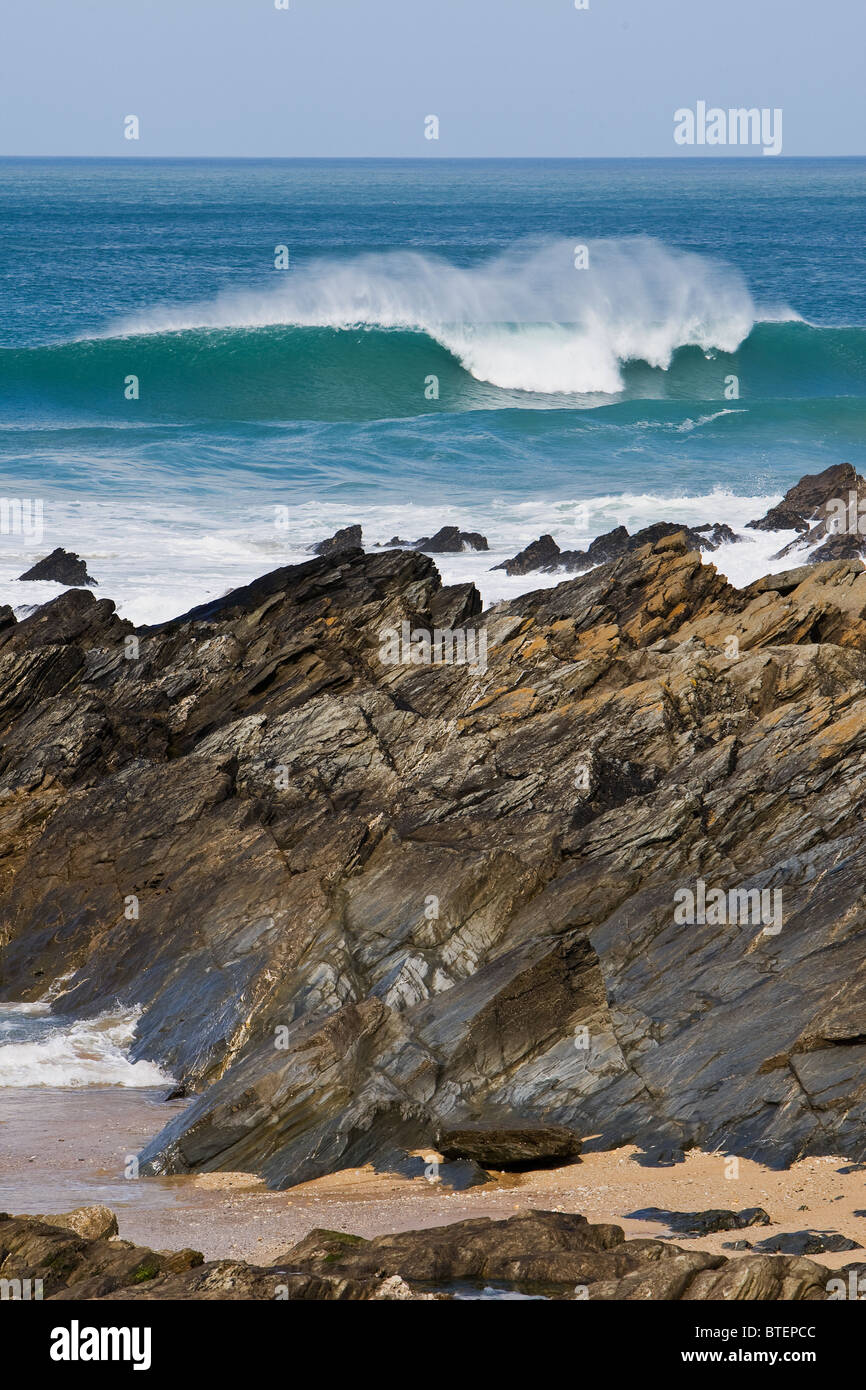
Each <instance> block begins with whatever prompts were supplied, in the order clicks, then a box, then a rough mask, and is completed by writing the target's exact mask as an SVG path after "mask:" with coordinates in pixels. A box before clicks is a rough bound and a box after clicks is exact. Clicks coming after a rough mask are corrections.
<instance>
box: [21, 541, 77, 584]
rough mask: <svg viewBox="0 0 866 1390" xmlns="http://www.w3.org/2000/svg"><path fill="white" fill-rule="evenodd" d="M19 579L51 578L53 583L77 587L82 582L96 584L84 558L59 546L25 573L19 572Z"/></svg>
mask: <svg viewBox="0 0 866 1390" xmlns="http://www.w3.org/2000/svg"><path fill="white" fill-rule="evenodd" d="M18 578H19V580H24V579H39V580H46V579H47V580H51V581H53V582H54V583H55V584H65V585H66V586H67V587H69V588H77V587H80V586H81V585H82V584H93V585H95V584H96V580H95V579H92V578H91V577H90V575H89V574H88V573H87V565H86V564H85V562H84V560H81V559H79V557H78V556H77V555H76V554H74V552H70V551H68V550H63V549H61V548H60V547H58V548H57V550H52V552H51V554H50V555H46V557H45V559H44V560H39V561H38V562H37V563H36V564H35V565H34V566H33V567H32V569H29V570H27V572H26V573H25V574H19V576H18Z"/></svg>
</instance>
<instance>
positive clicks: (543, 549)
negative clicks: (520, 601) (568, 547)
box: [493, 534, 561, 574]
mask: <svg viewBox="0 0 866 1390" xmlns="http://www.w3.org/2000/svg"><path fill="white" fill-rule="evenodd" d="M560 554H561V552H560V549H559V546H558V545H557V544H556V541H555V540H554V539H553V537H552V536H549V535H546V534H545V535H543V536H539V538H538V540H537V541H532V543H531V544H530V545H528V546H527V547H526V549H525V550H521V551H520V553H519V555H515V556H514V557H513V558H512V559H511V560H503V562H502V564H501V565H494V566H493V569H495V570H507V572H508V573H509V574H531V573H532V571H533V570H544V569H547V568H548V567H549V568H550V569H555V568H556V567H557V565H558V563H559V557H560Z"/></svg>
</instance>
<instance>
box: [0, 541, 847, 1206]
mask: <svg viewBox="0 0 866 1390" xmlns="http://www.w3.org/2000/svg"><path fill="white" fill-rule="evenodd" d="M478 608H479V600H478V596H477V594H476V593H475V591H474V590H472V588H471V586H468V587H467V586H452V587H451V588H450V590H446V589H444V588H443V586H442V583H441V580H440V578H439V575H438V573H437V571H436V569H435V566H434V563H433V561H432V560H431V559H430V558H429V557H427V556H425V555H423V554H420V553H418V552H415V551H405V550H389V551H377V552H374V553H372V554H366V555H365V554H363V553H362V552H360V551H358V552H343V553H341V554H340V555H339V556H327V555H326V556H320V557H317V558H315V559H311V560H309V561H308V562H306V563H305V564H303V565H299V566H293V567H286V568H283V569H280V570H277V571H275V572H273V573H272V574H268V575H265V576H263V577H262V578H261V579H259V580H256V581H255V582H254V583H253V584H250V585H246V586H244V587H243V588H241V589H238V590H235V591H234V592H233V593H231V594H228V595H226V596H224V597H222V598H219V599H216V600H214V601H212V602H209V603H206V604H202V605H200V606H199V607H197V608H195V609H193V610H192V611H191V612H189V613H187V614H185V615H183V616H182V617H179V618H177V619H175V620H173V621H172V622H170V623H164V624H160V625H158V626H155V627H150V628H141V629H138V631H137V633H136V636H137V637H138V645H139V648H140V650H139V654H138V657H137V658H136V659H129V656H128V651H127V647H128V644H127V641H126V638H127V637H128V635H129V634H130V633H131V632H132V631H133V629H132V628H131V625H130V624H129V623H125V622H122V621H121V620H120V619H119V618H118V617H117V614H116V613H115V611H114V607H113V605H112V604H111V603H110V602H108V601H107V600H103V601H101V602H97V601H96V599H95V598H94V596H93V595H92V594H91V593H89V592H87V591H84V590H71V591H69V592H68V593H64V594H61V595H60V596H59V597H58V598H56V599H54V600H53V601H52V602H51V603H49V604H47V605H45V606H44V607H42V608H40V609H38V610H37V612H36V613H34V614H33V615H32V616H30V617H28V618H26V619H25V620H23V621H21V622H19V623H10V624H8V625H7V626H6V627H2V628H0V788H2V791H0V839H2V844H3V849H4V852H3V855H2V857H0V992H2V995H3V997H5V998H12V999H22V1000H27V999H34V998H37V997H41V996H42V995H43V994H44V991H45V987H46V982H50V981H55V980H57V979H58V977H61V976H62V977H68V978H64V983H63V985H62V988H60V989H58V991H57V992H56V996H55V998H54V1001H53V1008H54V1011H55V1013H60V1014H65V1015H77V1016H80V1015H82V1014H84V1015H92V1014H97V1013H99V1012H102V1011H104V1010H106V1009H110V1008H112V1009H113V1008H115V1007H117V1006H118V1005H120V1006H121V1007H133V1006H135V1007H137V1008H138V1009H139V1010H140V1017H139V1021H138V1025H137V1033H136V1038H135V1042H134V1044H133V1047H132V1057H133V1059H137V1058H139V1057H144V1058H149V1059H152V1060H156V1061H159V1062H160V1063H161V1064H162V1065H163V1066H165V1067H166V1068H167V1069H169V1070H170V1071H171V1073H172V1074H173V1076H174V1078H175V1081H176V1084H177V1085H180V1086H183V1087H185V1088H186V1089H187V1091H189V1092H191V1093H193V1095H194V1097H195V1098H194V1099H193V1100H192V1102H191V1104H190V1105H189V1107H188V1108H187V1109H185V1110H184V1112H183V1113H182V1114H181V1115H178V1116H175V1117H174V1118H173V1119H172V1120H171V1122H170V1123H169V1125H168V1126H167V1127H166V1129H165V1130H164V1131H163V1133H162V1134H161V1135H160V1136H158V1137H157V1138H156V1139H155V1140H153V1141H152V1142H151V1143H150V1144H148V1146H147V1148H146V1150H145V1152H144V1154H143V1155H142V1167H143V1171H144V1172H186V1171H190V1170H195V1171H214V1170H219V1169H230V1168H242V1169H247V1170H250V1171H254V1172H259V1173H262V1174H263V1175H264V1176H265V1177H266V1179H267V1181H268V1182H269V1183H271V1184H272V1185H274V1186H280V1187H285V1186H288V1185H290V1184H292V1183H296V1182H299V1181H302V1180H303V1179H305V1178H313V1177H318V1176H321V1175H322V1174H323V1173H326V1172H329V1171H332V1170H334V1169H336V1168H339V1167H341V1166H345V1165H349V1164H354V1163H366V1162H368V1161H370V1162H377V1161H378V1160H379V1159H380V1158H381V1156H382V1155H383V1154H385V1153H389V1152H392V1151H393V1149H394V1148H395V1147H400V1148H403V1149H420V1148H423V1147H425V1146H427V1145H430V1144H431V1143H433V1141H434V1140H435V1137H436V1135H437V1134H438V1133H440V1132H441V1131H442V1130H443V1129H448V1128H456V1127H458V1126H461V1125H464V1124H466V1123H469V1122H473V1123H500V1122H501V1117H502V1116H503V1115H506V1116H509V1117H510V1119H509V1124H510V1125H515V1126H516V1125H517V1124H519V1125H521V1126H534V1125H548V1124H555V1125H563V1126H565V1127H566V1128H569V1129H572V1130H574V1131H576V1132H579V1133H581V1134H583V1135H585V1136H586V1135H592V1136H593V1138H592V1140H591V1144H592V1147H594V1148H602V1147H605V1148H609V1147H614V1146H616V1145H619V1144H625V1143H629V1144H635V1145H636V1146H637V1147H638V1148H640V1149H643V1150H645V1151H647V1155H648V1157H649V1160H650V1161H652V1159H653V1157H654V1156H655V1157H659V1156H661V1155H662V1154H664V1153H668V1154H671V1153H672V1154H673V1156H674V1157H681V1155H682V1151H683V1150H685V1149H687V1148H689V1147H691V1146H692V1145H696V1144H700V1145H702V1146H704V1147H708V1148H718V1149H720V1150H723V1151H725V1152H732V1153H739V1154H741V1155H743V1156H747V1157H751V1158H755V1159H759V1160H761V1161H764V1162H768V1163H771V1164H774V1165H783V1164H786V1163H790V1162H792V1161H794V1160H795V1159H797V1158H800V1157H802V1156H804V1155H807V1154H828V1155H838V1154H845V1155H846V1156H847V1157H848V1158H849V1159H850V1160H851V1161H852V1162H856V1161H863V1160H864V1159H866V1130H864V1114H866V1042H864V1040H863V1026H862V1018H863V1012H862V1011H863V1008H864V998H861V994H860V987H859V985H858V984H857V981H858V980H859V979H860V978H861V977H862V960H863V955H864V949H866V909H864V904H863V889H862V863H863V858H864V854H866V817H864V812H866V776H864V773H866V656H864V652H866V619H864V617H863V614H864V613H866V571H864V570H863V568H862V566H861V565H860V564H859V562H857V563H856V564H851V563H849V562H846V561H836V562H834V563H830V564H823V565H810V566H805V567H803V569H802V570H800V571H793V572H791V573H789V574H788V575H787V576H786V577H783V578H780V577H779V576H775V577H774V580H773V582H772V583H770V582H767V581H760V582H759V583H758V584H755V585H751V586H749V588H747V589H743V590H738V589H735V588H733V587H732V586H731V585H730V584H728V583H727V582H726V581H725V580H724V579H723V578H722V577H721V576H720V575H719V574H718V573H717V572H716V571H715V569H714V568H713V566H712V565H711V564H706V563H702V560H701V556H700V554H698V553H697V552H695V551H689V550H688V549H687V545H686V540H685V537H684V536H683V535H682V533H678V534H674V535H671V536H665V537H662V538H661V539H659V540H657V541H656V542H655V543H654V544H652V545H647V546H643V547H642V548H641V549H639V550H637V551H635V552H633V553H628V554H625V555H623V556H621V557H620V558H619V559H617V560H614V561H613V562H610V563H608V564H604V565H599V566H597V567H596V568H594V569H592V570H591V571H590V572H589V573H587V574H584V575H582V576H580V577H579V578H576V579H572V580H569V581H567V582H565V583H561V584H559V585H557V586H556V587H555V588H547V589H542V590H538V591H536V592H534V593H528V594H524V595H521V597H520V598H518V599H514V600H512V601H510V602H508V603H504V604H499V605H497V606H496V607H495V608H494V609H491V610H490V611H489V612H487V613H479V612H478ZM446 620H450V621H451V622H452V623H453V622H454V621H457V622H458V623H460V622H463V623H464V624H466V625H468V626H469V627H471V628H478V629H479V632H483V635H484V636H485V637H486V638H487V639H489V640H488V645H487V668H486V670H484V671H481V670H472V669H470V668H469V667H468V666H460V665H457V664H451V665H447V666H446V665H438V666H437V665H435V664H431V665H428V666H425V665H409V664H405V665H400V664H397V665H386V664H384V663H383V661H382V659H381V656H380V653H381V646H382V638H381V633H382V631H383V630H385V629H391V628H399V627H400V625H401V624H402V623H403V622H408V623H409V624H411V625H412V626H413V627H422V628H426V629H429V630H430V631H432V630H433V629H434V628H435V627H437V626H441V625H442V624H443V623H445V622H446ZM731 639H736V641H735V643H734V644H733V645H734V648H735V650H736V652H737V655H735V656H732V655H731V647H732V643H731ZM698 878H701V879H702V880H705V881H706V883H707V884H708V885H711V886H718V887H721V888H723V889H724V890H727V891H729V892H730V893H734V892H736V891H739V890H742V891H743V892H744V893H745V892H749V891H756V892H758V893H759V894H760V892H761V891H762V890H763V891H766V892H767V893H768V894H770V895H771V896H772V894H773V893H775V892H777V891H778V892H781V894H782V903H783V910H782V911H781V918H780V920H781V930H779V931H773V932H766V931H765V930H764V924H763V923H762V922H760V921H758V922H755V921H749V920H745V921H740V920H738V919H737V916H736V912H735V913H734V917H733V920H730V921H726V922H724V923H723V924H721V925H718V924H714V923H712V922H704V923H699V922H697V921H695V922H694V924H688V925H682V924H681V923H679V922H677V921H676V920H675V918H674V905H675V894H677V893H679V892H680V891H681V890H683V889H689V888H691V887H693V886H694V884H695V882H696V880H697V879H698ZM130 894H132V895H135V896H136V897H137V898H138V900H139V916H138V918H137V919H134V920H130V919H128V918H127V916H126V913H125V910H124V907H125V899H126V897H127V895H130Z"/></svg>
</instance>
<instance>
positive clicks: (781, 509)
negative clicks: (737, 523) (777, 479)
mask: <svg viewBox="0 0 866 1390" xmlns="http://www.w3.org/2000/svg"><path fill="white" fill-rule="evenodd" d="M859 481H860V482H861V483H862V481H863V480H862V479H860V480H859ZM857 486H858V475H857V473H856V472H855V470H854V469H853V468H852V467H851V464H850V463H835V464H833V465H831V467H830V468H825V469H824V471H823V473H808V474H806V476H805V477H803V478H801V479H800V481H799V482H798V483H795V484H794V486H793V487H791V488H789V489H788V491H787V492H786V493H785V496H784V497H783V498H782V500H781V502H778V503H777V504H776V506H775V507H771V508H770V510H769V511H768V512H767V513H766V514H765V515H764V516H762V517H760V518H759V519H758V520H757V521H749V522H747V523H746V525H747V526H748V527H749V529H750V530H752V531H808V530H809V527H810V525H811V523H812V522H813V521H815V520H817V519H818V517H819V516H820V515H821V512H822V509H823V508H824V507H825V506H826V504H827V502H828V501H829V500H830V499H831V498H833V497H845V498H846V499H847V496H848V492H849V491H850V489H852V488H855V489H856V488H857Z"/></svg>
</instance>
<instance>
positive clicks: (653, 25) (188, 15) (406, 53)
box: [0, 0, 866, 158]
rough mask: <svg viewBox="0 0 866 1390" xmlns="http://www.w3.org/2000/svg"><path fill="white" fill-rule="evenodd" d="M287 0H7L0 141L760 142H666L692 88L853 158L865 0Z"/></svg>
mask: <svg viewBox="0 0 866 1390" xmlns="http://www.w3.org/2000/svg"><path fill="white" fill-rule="evenodd" d="M283 3H286V0H4V2H3V5H2V10H0V155H90V156H110V155H117V156H121V157H128V158H136V157H141V156H150V157H162V156H197V155H198V156H204V155H208V156H260V157H261V156H304V157H314V156H320V157H321V156H329V157H334V156H339V157H359V156H365V157H375V156H379V157H382V156H390V157H406V156H409V157H411V156H419V157H425V158H427V157H434V158H435V157H491V156H511V157H515V156H559V157H569V156H571V157H581V156H607V157H615V156H618V157H622V156H631V157H634V156H672V155H677V156H681V157H701V155H702V154H703V153H707V154H717V155H718V154H724V153H728V152H732V153H736V154H743V153H754V155H755V156H756V157H758V158H760V157H761V150H760V149H755V150H748V151H744V150H742V149H734V150H732V151H728V150H726V149H719V148H715V149H705V150H701V149H699V148H698V147H687V146H686V147H683V146H677V145H676V144H675V143H674V140H673V131H674V112H675V111H676V110H677V109H679V108H694V107H695V106H696V103H697V102H698V101H705V102H706V103H707V104H708V105H709V106H711V107H712V106H719V107H722V108H729V107H739V106H747V107H758V108H771V109H776V108H780V109H781V110H782V111H783V113H784V144H783V154H784V155H798V156H802V155H863V154H866V82H864V79H863V64H864V54H866V3H864V0H589V9H581V10H578V9H577V8H576V7H575V0H287V3H288V6H289V8H287V9H277V4H283ZM131 115H134V116H136V117H137V118H138V134H139V138H138V139H137V140H132V139H128V138H126V135H125V129H133V127H130V126H128V125H127V126H125V124H124V122H125V118H126V117H127V116H131ZM433 115H435V116H436V117H437V118H438V122H439V129H438V134H439V138H438V139H436V140H432V139H428V138H426V137H425V121H426V118H427V117H428V116H433ZM431 128H432V127H430V126H429V125H427V126H426V129H428V130H429V129H431Z"/></svg>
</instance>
